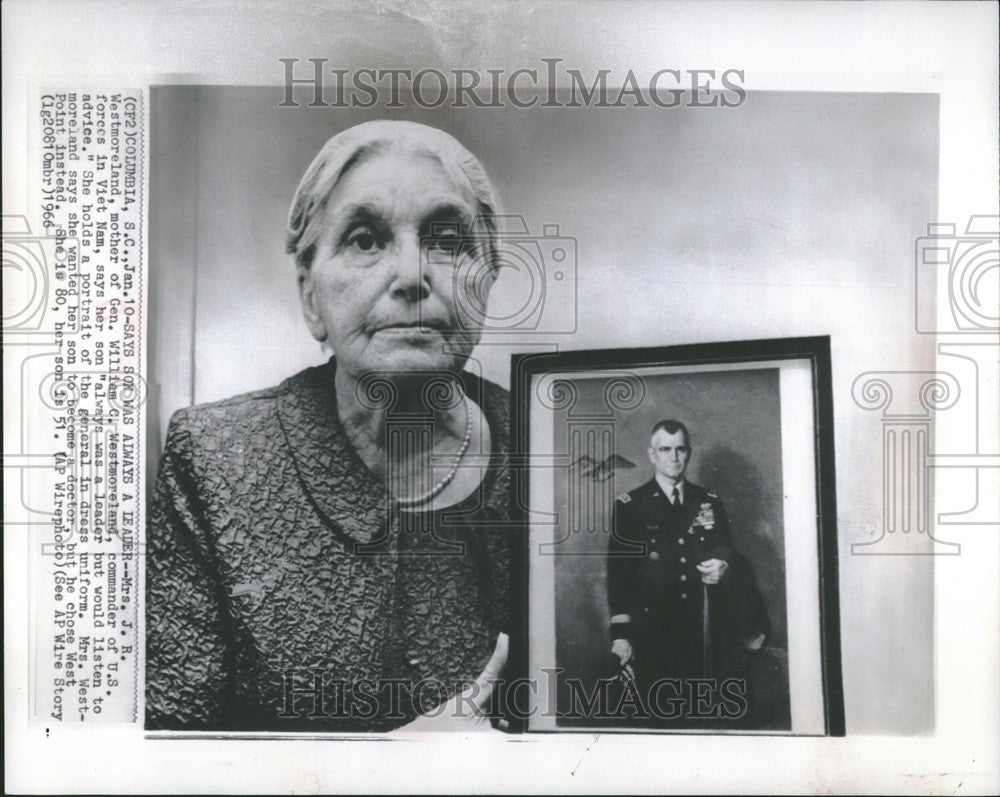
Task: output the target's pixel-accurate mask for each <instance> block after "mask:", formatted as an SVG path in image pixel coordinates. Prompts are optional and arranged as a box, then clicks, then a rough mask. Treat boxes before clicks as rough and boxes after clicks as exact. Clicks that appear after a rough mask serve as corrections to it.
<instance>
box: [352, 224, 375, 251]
mask: <svg viewBox="0 0 1000 797" xmlns="http://www.w3.org/2000/svg"><path fill="white" fill-rule="evenodd" d="M347 242H348V244H350V245H351V246H354V247H356V248H357V249H358V250H360V251H362V252H371V251H374V250H375V249H376V248H378V239H377V238H376V237H375V233H373V232H372V231H371V230H368V229H363V228H362V229H359V230H355V231H354V232H353V233H351V235H350V237H349V238H348V239H347Z"/></svg>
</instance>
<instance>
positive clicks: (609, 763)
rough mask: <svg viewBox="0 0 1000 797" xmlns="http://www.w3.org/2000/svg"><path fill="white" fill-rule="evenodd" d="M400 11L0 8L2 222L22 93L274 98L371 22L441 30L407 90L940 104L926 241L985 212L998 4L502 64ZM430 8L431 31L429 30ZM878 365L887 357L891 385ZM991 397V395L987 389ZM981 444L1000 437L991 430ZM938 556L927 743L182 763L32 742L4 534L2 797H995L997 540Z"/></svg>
mask: <svg viewBox="0 0 1000 797" xmlns="http://www.w3.org/2000/svg"><path fill="white" fill-rule="evenodd" d="M397 6H400V4H397V3H395V2H389V3H386V4H385V5H381V6H379V7H375V6H370V7H369V8H370V11H371V13H370V14H369V19H370V25H369V26H368V27H367V28H366V30H365V33H366V34H367V35H366V36H358V35H357V30H356V29H354V28H352V27H350V26H348V27H343V26H342V27H338V26H337V25H334V24H317V22H316V18H317V17H318V16H320V14H321V12H330V11H331V10H332V12H333V13H334V14H336V13H338V12H341V13H342V12H343V11H344V9H345V8H346V7H347V6H346V4H342V5H337V6H334V7H333V8H332V9H331V7H330V5H329V4H320V3H316V4H314V5H313V6H312V7H311V8H310V6H309V4H308V3H298V4H296V5H295V14H291V13H283V12H282V10H280V9H276V8H275V7H274V6H273V5H272V4H265V5H261V6H250V5H247V4H245V3H235V2H230V3H221V2H220V3H218V4H215V5H212V4H205V3H201V2H195V1H194V0H189V1H188V2H176V3H160V2H154V1H153V0H145V2H134V3H130V4H120V3H112V2H91V3H86V4H81V3H75V2H68V1H67V2H60V1H59V0H50V1H49V2H44V3H36V2H32V1H31V0H7V2H5V3H4V4H3V5H2V7H0V8H2V13H3V22H4V24H3V33H2V35H3V47H2V61H3V91H4V102H3V110H2V113H3V131H4V137H3V159H2V160H3V189H4V190H3V197H4V200H3V201H4V212H5V213H19V212H23V209H24V201H23V198H24V194H23V192H24V187H25V185H26V174H25V161H24V159H23V156H24V153H25V151H26V140H25V134H24V133H25V130H26V114H27V109H28V103H27V99H26V98H27V96H28V95H29V92H30V91H31V90H33V89H34V87H37V86H39V85H43V84H48V85H60V84H63V85H75V84H77V83H80V82H82V81H91V80H94V79H97V78H99V77H100V76H105V77H107V76H110V82H112V83H115V84H133V85H134V84H137V83H150V82H175V83H176V82H189V83H197V82H206V83H212V82H214V83H231V84H236V83H275V82H277V81H278V80H279V79H280V74H279V73H278V72H277V70H276V65H277V58H279V57H283V56H289V55H292V56H299V57H303V58H308V57H314V56H323V55H330V56H331V57H332V58H333V59H334V60H335V61H338V62H340V63H353V64H361V63H364V64H365V65H367V64H368V63H369V62H372V61H374V62H375V63H378V62H379V61H382V62H391V63H395V62H396V61H397V60H398V57H397V54H396V53H394V52H393V47H394V46H395V42H396V41H397V40H396V39H394V38H393V37H392V36H386V33H387V28H388V25H387V23H386V18H388V19H389V21H390V22H391V20H392V18H393V17H398V16H402V17H404V18H409V19H414V18H415V19H417V20H418V24H432V25H433V24H440V25H441V27H442V36H441V41H442V42H443V44H442V47H445V49H444V50H441V51H439V52H437V53H435V54H433V55H428V56H427V57H426V59H417V58H415V59H414V63H413V66H414V68H419V67H420V66H433V65H438V66H440V65H441V64H440V63H436V62H440V61H445V62H447V60H448V58H449V56H450V55H451V54H453V53H454V52H459V53H462V54H463V56H462V57H463V60H470V61H472V62H470V63H468V66H469V68H476V67H477V66H482V67H484V68H485V67H493V68H501V67H504V66H505V64H504V63H502V62H503V61H504V60H505V59H506V60H508V61H510V62H512V63H513V64H514V65H516V66H519V65H521V64H522V63H523V62H524V60H526V59H534V58H535V56H539V57H540V56H542V55H546V54H547V53H559V54H560V55H563V57H566V58H567V59H569V58H575V59H576V62H577V63H579V64H580V65H581V67H586V66H588V65H590V66H592V67H594V68H601V67H603V66H607V65H609V64H610V65H615V64H621V63H623V62H628V64H629V65H631V66H632V67H633V68H634V69H636V70H639V69H643V68H646V67H648V66H650V65H653V66H655V67H657V68H659V67H660V66H662V65H663V64H664V63H667V64H668V65H670V66H676V67H678V68H682V69H683V68H702V67H704V66H705V65H706V64H710V65H711V64H719V63H721V64H726V65H728V64H738V65H739V66H740V67H742V68H744V69H745V70H746V75H747V77H746V82H745V85H746V87H747V88H748V89H751V90H759V89H797V90H819V89H822V90H848V91H919V92H932V93H940V96H941V106H940V107H941V128H940V129H941V161H940V164H941V169H940V171H941V174H940V202H939V213H938V216H939V219H940V220H954V221H959V222H960V221H962V220H964V219H965V218H967V217H968V216H969V215H971V214H974V213H996V212H997V210H998V208H997V193H996V186H997V182H998V169H997V150H998V147H997V143H998V142H997V124H996V120H997V115H998V114H997V111H998V108H997V52H998V40H997V39H998V37H997V30H998V25H997V6H996V5H995V4H993V3H977V2H969V3H945V2H941V3H921V2H898V3H895V2H893V3H881V2H872V3H834V2H822V3H808V2H807V3H797V4H792V3H787V2H745V3H740V2H734V3H694V4H692V3H676V4H655V5H654V4H648V3H632V4H624V3H619V4H614V3H606V4H601V5H597V4H593V3H588V4H586V5H585V10H584V11H581V10H580V7H579V6H576V5H569V4H557V5H552V6H545V8H544V13H542V14H537V15H534V16H532V15H531V14H530V13H528V12H530V11H532V10H536V6H535V4H533V3H523V4H521V5H519V6H516V7H511V9H510V12H509V14H507V15H504V14H503V13H502V12H499V13H498V14H497V20H499V21H497V22H496V24H495V28H494V30H495V35H496V36H497V37H498V39H499V40H498V41H497V43H496V45H495V46H493V47H480V48H475V47H471V48H470V46H469V43H468V42H467V41H459V42H453V43H452V47H453V49H450V50H449V49H447V46H448V41H449V37H448V35H447V31H446V27H445V24H444V23H445V22H447V19H448V16H449V15H450V14H455V13H457V11H456V10H455V9H448V8H445V7H443V6H434V5H431V4H426V3H425V4H420V3H415V4H406V5H405V6H400V7H399V8H397ZM435 8H437V11H438V13H437V14H436V15H435V14H433V13H428V10H431V11H433V10H434V9H435ZM421 14H423V17H421ZM539 17H542V18H543V19H539ZM422 18H423V19H426V20H430V21H429V22H423V23H421V22H420V20H421V19H422ZM435 19H437V20H439V22H437V23H435V22H434V20H435ZM521 19H527V20H528V21H527V23H521V22H519V20H521ZM543 23H544V25H545V29H544V30H543V29H540V28H539V25H541V24H543ZM504 36H509V37H510V38H509V39H506V40H505V39H503V37H504ZM380 42H382V43H381V44H380ZM469 52H476V53H482V56H481V57H482V60H483V63H482V64H481V65H480V64H477V63H475V62H474V59H469V56H468V53H469ZM498 53H499V55H498ZM390 56H391V57H390ZM421 60H425V62H424V63H420V61H421ZM444 65H445V66H446V67H447V63H445V64H444ZM892 364H893V360H892V353H891V352H888V353H887V355H886V362H885V363H884V366H885V367H892ZM858 365H859V366H862V365H868V364H858ZM871 365H873V366H874V367H878V364H871ZM835 367H836V364H835ZM992 388H993V391H994V394H995V392H996V389H997V385H996V384H993V385H992ZM985 400H987V401H989V400H992V396H987V397H986V398H985ZM12 412H16V408H14V409H12V408H10V407H5V416H6V417H7V418H9V417H11V416H10V413H12ZM972 423H973V419H972V418H970V419H969V424H970V425H971V424H972ZM987 431H988V432H989V433H990V434H991V435H992V438H991V439H993V438H995V437H996V427H995V426H994V428H993V429H990V430H987ZM952 534H953V537H952V538H953V539H957V540H959V541H961V543H962V546H963V548H962V551H963V555H962V556H960V557H952V558H947V559H945V558H942V560H941V561H940V562H939V566H938V567H937V568H936V571H935V607H936V617H935V620H936V629H937V631H936V646H935V649H936V651H937V653H936V658H937V666H936V687H937V688H936V693H937V722H936V729H935V732H934V734H933V736H931V737H930V738H926V739H893V738H876V737H855V738H848V739H793V740H788V739H757V738H755V739H739V738H728V737H727V738H726V739H724V740H719V741H720V743H718V744H716V743H713V742H714V741H715V740H710V739H694V738H672V739H671V740H670V741H671V744H670V746H669V748H665V747H664V746H663V745H661V744H659V742H660V741H661V739H659V738H653V739H636V738H632V737H611V736H605V737H600V739H599V740H595V739H594V738H593V737H589V736H585V737H579V736H576V735H559V736H553V737H551V738H550V739H548V740H547V741H546V742H545V743H534V744H521V743H517V742H518V741H520V740H516V739H507V740H505V743H498V742H497V741H496V740H495V739H493V738H492V737H489V738H482V739H471V738H470V739H451V740H448V741H442V740H426V741H414V742H411V743H410V744H409V745H384V744H369V743H362V742H357V743H356V742H344V743H341V744H340V745H338V746H337V747H331V746H330V745H329V744H328V743H320V742H302V743H296V744H290V743H277V744H275V743H269V742H249V741H248V742H242V741H231V742H215V743H211V744H210V743H204V742H202V743H198V747H197V749H196V750H194V749H192V747H191V744H192V743H191V742H156V743H147V742H144V741H143V740H142V738H141V737H139V736H138V735H137V734H136V732H135V730H134V729H132V728H110V727H109V728H96V727H94V728H87V729H86V732H83V733H81V732H79V729H72V728H67V729H66V730H65V732H64V733H60V734H57V735H54V736H52V737H51V738H46V737H45V736H44V734H43V732H42V730H41V729H38V728H35V727H29V726H28V725H27V724H26V723H25V721H24V718H25V717H26V716H27V704H26V698H27V695H26V690H25V689H24V687H23V685H24V684H25V683H26V678H27V662H26V659H25V658H24V655H23V653H24V652H25V651H26V647H27V644H26V643H27V640H26V634H27V623H26V620H25V618H26V617H27V611H28V607H27V603H26V600H27V595H28V585H27V578H26V573H25V572H24V570H23V569H21V568H20V567H19V566H17V563H19V562H24V561H27V539H26V537H25V536H18V535H15V534H5V541H4V547H5V551H4V553H5V556H4V561H5V563H6V564H5V600H4V616H5V645H4V649H5V675H6V677H5V687H4V689H5V708H6V715H5V720H6V723H5V724H6V730H7V733H6V752H7V767H6V780H7V783H6V786H7V788H8V789H9V790H12V791H24V790H32V791H60V790H63V791H64V790H67V789H71V790H74V791H78V792H90V791H105V792H106V791H146V792H152V791H162V790H165V789H170V790H178V791H197V790H210V791H226V792H241V791H242V792H261V791H269V790H282V791H288V790H297V791H340V792H347V791H352V790H354V791H356V790H359V789H361V790H385V791H398V792H410V793H414V792H426V791H434V790H442V789H447V790H453V791H473V792H481V791H486V790H496V791H515V790H521V791H524V790H533V791H555V790H560V791H567V792H576V793H579V792H589V791H595V790H611V791H616V792H620V791H633V792H643V793H645V792H662V791H692V790H698V791H739V792H742V793H752V792H768V793H771V792H775V791H808V792H830V791H833V792H846V791H858V790H863V791H866V792H879V793H892V792H895V791H906V792H910V791H915V790H919V791H921V792H924V793H952V792H955V791H959V792H962V791H965V792H973V793H976V792H995V791H997V789H998V783H1000V752H998V751H1000V744H998V735H1000V732H998V729H1000V676H998V672H997V666H996V662H997V661H998V659H1000V646H998V633H997V628H998V627H1000V592H998V590H1000V540H998V537H1000V535H998V534H997V533H996V529H983V528H976V527H969V528H965V529H963V528H962V527H953V529H952ZM844 599H845V600H850V596H844ZM598 741H599V743H598ZM248 762H252V765H250V766H248V765H247V764H248ZM529 773H530V774H529Z"/></svg>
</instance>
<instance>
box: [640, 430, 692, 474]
mask: <svg viewBox="0 0 1000 797" xmlns="http://www.w3.org/2000/svg"><path fill="white" fill-rule="evenodd" d="M690 459H691V447H690V446H689V445H688V444H687V441H686V440H685V439H684V433H683V432H680V431H678V432H676V433H674V434H669V433H668V432H667V431H666V430H665V429H657V430H656V434H654V435H653V438H652V440H650V442H649V461H650V462H652V463H653V467H654V468H656V472H657V473H659V474H660V475H661V476H664V477H666V478H668V479H670V480H671V481H680V479H681V477H682V476H684V471H685V470H687V466H688V461H689V460H690Z"/></svg>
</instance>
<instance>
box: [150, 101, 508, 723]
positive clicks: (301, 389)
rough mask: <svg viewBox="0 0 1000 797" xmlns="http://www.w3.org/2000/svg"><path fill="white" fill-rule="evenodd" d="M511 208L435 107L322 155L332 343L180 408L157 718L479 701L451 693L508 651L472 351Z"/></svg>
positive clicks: (168, 480)
mask: <svg viewBox="0 0 1000 797" xmlns="http://www.w3.org/2000/svg"><path fill="white" fill-rule="evenodd" d="M496 207H497V204H496V199H495V197H494V192H493V189H492V187H491V185H490V182H489V179H488V178H487V176H486V173H485V171H484V170H483V168H482V165H481V164H480V163H479V161H478V160H477V159H476V158H475V157H474V156H472V155H471V154H470V153H469V152H468V151H467V150H466V149H465V148H464V147H463V146H462V145H461V144H459V143H458V141H456V140H455V139H454V138H452V137H451V136H449V135H447V134H446V133H443V132H441V131H439V130H435V129H433V128H429V127H425V126H423V125H418V124H414V123H409V122H389V121H379V122H370V123H366V124H362V125H359V126H357V127H353V128H351V129H349V130H346V131H345V132H342V133H340V134H339V135H336V136H334V137H333V138H332V139H330V141H328V142H327V144H326V145H325V146H324V147H323V149H322V150H321V151H320V153H319V155H317V157H316V159H315V160H314V161H313V163H312V165H311V166H310V167H309V169H308V170H307V172H306V174H305V176H304V177H303V179H302V182H301V184H300V185H299V188H298V191H297V192H296V195H295V199H294V201H293V203H292V208H291V213H290V216H289V225H288V239H287V246H288V251H289V252H290V253H292V254H293V255H294V257H295V263H296V272H297V278H298V286H299V296H300V298H301V304H302V312H303V315H304V316H305V321H306V325H307V326H308V328H309V331H310V332H311V333H312V335H313V337H314V338H316V340H318V341H321V342H323V344H324V345H325V346H327V347H329V349H330V350H332V352H333V357H331V359H330V360H329V362H328V363H327V364H326V365H322V366H319V367H315V368H309V369H307V370H305V371H302V372H301V373H298V374H296V375H295V376H292V377H290V378H289V379H287V380H285V381H284V382H282V383H281V384H280V385H278V386H277V387H274V388H271V389H268V390H262V391H258V392H255V393H249V394H247V395H243V396H237V397H235V398H232V399H229V400H226V401H221V402H218V403H215V404H209V405H204V406H197V407H192V408H190V409H186V410H182V411H180V412H178V413H177V414H176V415H175V416H174V417H173V419H172V420H171V423H170V428H169V431H168V433H167V441H166V448H165V452H164V456H163V461H162V465H161V468H160V472H159V476H158V480H157V486H156V490H155V495H154V498H153V501H152V506H151V509H150V513H149V527H148V560H147V568H146V582H147V586H146V639H147V662H146V725H147V728H150V729H202V730H204V729H268V730H366V731H367V730H376V731H377V730H391V729H393V728H396V727H400V726H403V725H406V724H407V723H409V722H410V721H412V720H413V719H414V718H415V717H417V716H418V715H419V714H422V713H427V712H430V714H432V715H433V714H435V713H437V712H440V711H442V709H443V705H442V704H444V701H446V700H448V699H449V698H450V699H451V700H452V703H451V705H450V708H451V709H454V708H456V706H458V707H459V708H461V709H462V710H463V711H464V712H468V711H469V710H470V706H471V705H473V704H475V705H481V704H482V700H481V697H476V698H475V699H474V700H472V701H464V705H463V701H461V700H458V698H457V697H456V693H458V692H459V690H461V689H462V684H463V683H468V682H470V681H472V680H473V679H475V678H476V676H477V675H480V678H483V675H481V673H483V671H484V667H486V671H485V672H486V674H487V675H490V674H495V673H496V671H497V670H498V669H499V667H501V666H502V664H503V659H504V657H505V647H504V646H505V643H506V637H505V636H504V635H503V634H501V633H500V632H501V631H502V629H504V628H505V626H506V623H507V596H508V594H509V590H508V579H509V562H510V555H509V543H508V540H507V536H508V532H507V531H505V528H504V522H503V521H504V520H505V519H506V517H507V514H508V495H507V490H508V484H509V477H508V473H507V464H506V453H507V438H508V396H507V394H506V392H505V391H503V390H502V389H501V388H499V387H497V386H496V385H493V384H491V383H489V382H486V381H485V380H482V379H480V378H477V377H476V376H474V375H472V374H471V373H469V372H467V371H465V370H464V366H465V364H466V362H467V360H468V358H469V355H470V353H471V351H472V349H473V347H474V346H475V345H476V343H477V342H478V340H479V337H480V331H481V328H482V322H483V318H484V313H485V303H486V298H487V295H488V293H489V288H490V286H491V284H492V281H493V278H494V274H495V265H496V247H497V240H496V224H495V213H496ZM491 653H493V657H492V658H491ZM487 664H488V665H489V666H487ZM487 691H488V690H487ZM465 696H466V697H468V696H469V693H468V692H466V693H465ZM435 707H437V710H436V711H435ZM420 722H427V720H426V719H425V718H424V719H421V720H420Z"/></svg>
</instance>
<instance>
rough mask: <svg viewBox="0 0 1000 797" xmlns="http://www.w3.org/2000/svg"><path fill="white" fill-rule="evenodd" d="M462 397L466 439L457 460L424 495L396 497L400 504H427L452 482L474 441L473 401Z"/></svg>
mask: <svg viewBox="0 0 1000 797" xmlns="http://www.w3.org/2000/svg"><path fill="white" fill-rule="evenodd" d="M462 398H463V399H464V401H465V439H463V440H462V445H461V446H460V447H459V449H458V454H457V455H456V457H455V462H454V463H453V464H452V466H451V468H450V469H449V471H448V472H447V473H446V474H445V475H444V477H442V478H441V480H440V481H439V482H438V483H437V484H435V485H434V486H433V487H431V489H430V490H428V491H427V492H425V493H423V494H422V495H416V496H413V497H412V498H399V497H396V503H397V504H399V505H400V506H419V505H421V504H426V503H427V502H428V501H431V500H433V499H434V498H436V497H437V496H438V494H439V493H440V492H441V491H442V490H443V489H444V488H445V487H447V486H448V485H449V484H451V480H452V479H454V478H455V474H456V473H458V465H459V463H460V462H461V461H462V457H464V456H465V452H466V451H468V449H469V443H470V442H471V441H472V402H471V401H469V397H468V396H466V395H465V394H463V395H462Z"/></svg>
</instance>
